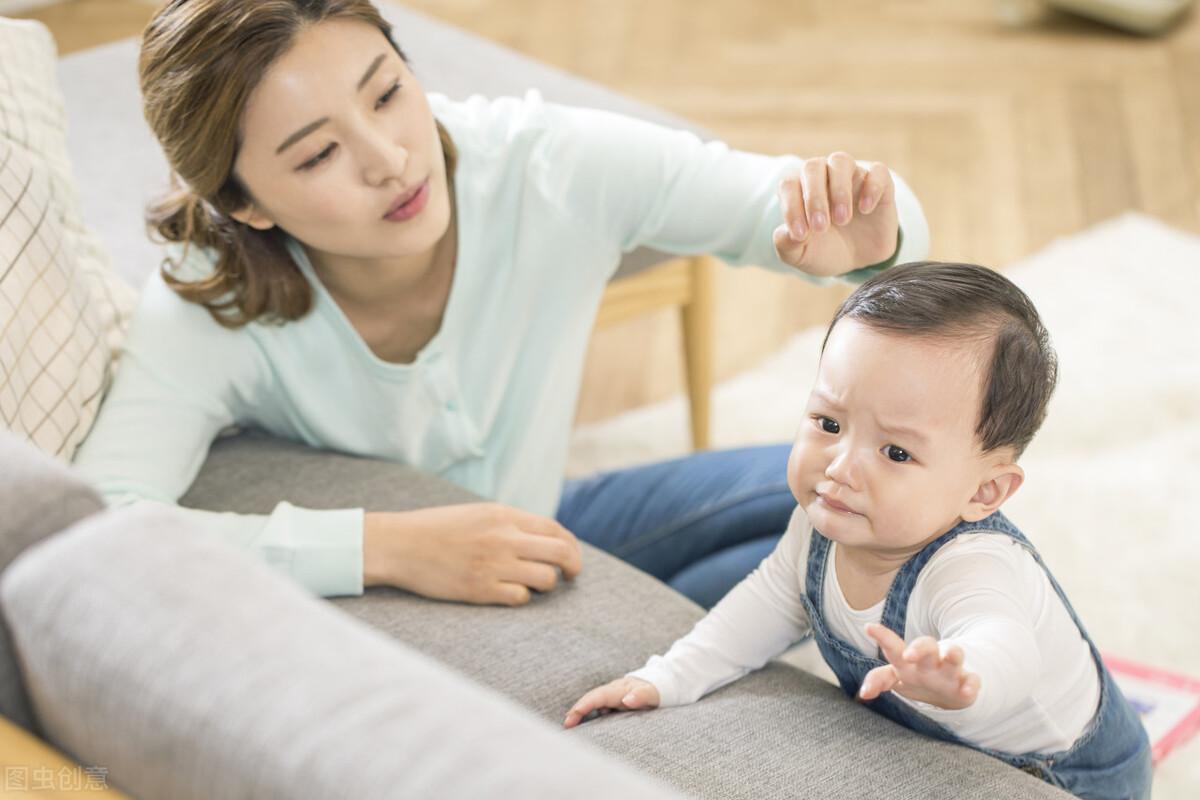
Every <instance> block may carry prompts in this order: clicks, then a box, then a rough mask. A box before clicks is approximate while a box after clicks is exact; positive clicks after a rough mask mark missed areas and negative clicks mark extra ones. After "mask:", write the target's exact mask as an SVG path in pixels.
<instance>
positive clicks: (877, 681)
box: [858, 664, 900, 700]
mask: <svg viewBox="0 0 1200 800" xmlns="http://www.w3.org/2000/svg"><path fill="white" fill-rule="evenodd" d="M898 683H900V676H899V674H897V672H896V668H895V667H893V666H892V665H891V664H885V665H883V666H882V667H876V668H875V669H873V670H871V671H870V672H868V673H867V675H866V677H865V678H863V682H862V686H860V687H859V688H858V698H859V699H860V700H874V699H875V698H876V697H879V695H881V694H883V693H884V692H890V691H891V690H892V688H893V687H894V686H895V685H896V684H898Z"/></svg>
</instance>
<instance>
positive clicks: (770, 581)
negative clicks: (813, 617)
mask: <svg viewBox="0 0 1200 800" xmlns="http://www.w3.org/2000/svg"><path fill="white" fill-rule="evenodd" d="M804 522H805V517H804V515H803V513H802V512H800V511H799V509H797V512H796V513H795V514H794V515H793V517H792V523H791V525H790V526H789V527H788V530H787V532H786V533H785V534H784V535H783V537H782V538H781V539H780V540H779V544H778V545H777V546H776V548H775V550H774V551H773V552H772V553H771V555H769V556H767V558H766V559H764V560H763V562H762V564H760V565H759V567H758V568H757V569H756V570H754V572H752V573H750V575H749V576H747V577H746V578H745V579H744V580H743V581H742V582H741V583H739V584H738V585H737V586H735V587H734V588H733V589H732V590H730V592H729V594H727V595H725V597H724V598H722V599H721V601H720V602H719V603H717V605H716V606H714V607H713V609H712V611H710V612H708V615H707V616H705V617H704V618H703V619H701V620H700V621H699V622H697V623H696V626H695V627H694V628H692V630H691V632H690V633H688V634H687V635H686V636H684V637H683V638H682V639H680V640H679V641H677V642H675V644H673V645H672V646H671V649H670V650H668V651H667V654H666V655H665V656H651V658H650V660H649V661H648V662H647V663H646V666H644V667H643V668H641V669H640V670H637V671H635V672H631V673H630V675H631V676H632V677H635V678H641V679H642V680H645V681H649V682H650V683H652V684H654V687H655V688H656V689H658V693H659V705H660V706H663V707H666V706H675V705H683V704H686V703H693V702H695V701H696V700H698V699H700V698H701V697H703V696H704V695H706V694H708V693H709V692H712V691H715V690H716V689H719V688H721V687H722V686H725V685H726V684H729V683H732V682H733V681H735V680H737V679H738V678H740V677H742V676H743V675H746V674H747V673H749V672H751V671H753V670H756V669H759V668H760V667H762V666H763V665H764V664H766V663H767V661H769V660H770V659H772V658H774V657H775V656H777V655H779V654H780V653H782V652H783V651H784V650H786V649H787V648H788V647H789V646H791V645H792V644H794V643H795V642H797V641H799V640H800V639H803V638H804V637H805V636H807V635H808V633H809V631H810V625H809V620H808V613H807V612H806V611H805V609H804V605H803V603H801V601H800V595H801V594H802V593H803V591H804V585H803V582H802V575H801V572H800V570H801V565H802V563H803V551H804V539H805V537H807V536H808V532H807V531H808V528H807V524H801V523H804Z"/></svg>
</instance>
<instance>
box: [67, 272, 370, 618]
mask: <svg viewBox="0 0 1200 800" xmlns="http://www.w3.org/2000/svg"><path fill="white" fill-rule="evenodd" d="M261 359H262V357H261V354H260V353H259V351H258V350H257V348H256V346H255V345H254V343H253V341H252V340H251V339H250V337H249V336H248V335H247V333H246V331H245V330H240V331H232V330H227V329H225V328H223V327H221V326H219V325H217V324H215V323H214V322H213V320H212V319H211V317H210V316H209V315H208V312H207V311H205V310H204V309H203V308H201V307H200V306H198V305H195V304H192V303H188V302H185V301H184V300H183V299H182V298H180V297H178V296H177V295H175V294H174V292H172V291H171V290H170V289H169V288H168V287H167V286H166V285H165V284H164V283H163V282H162V280H161V279H160V278H159V277H158V276H154V277H152V278H151V279H150V280H149V281H148V282H147V285H146V288H145V290H144V292H143V296H142V300H141V303H140V305H139V308H138V311H137V313H136V314H135V316H134V320H133V323H132V325H131V327H130V331H129V335H128V337H127V339H126V342H125V345H124V348H123V353H122V357H121V362H120V368H119V370H118V372H117V376H116V380H115V381H114V383H113V386H112V388H111V390H110V391H109V393H108V395H107V397H106V398H105V401H104V403H103V404H102V406H101V409H100V413H99V415H98V416H97V419H96V422H95V424H94V426H93V428H92V430H91V431H90V432H89V434H88V437H87V439H86V440H85V441H84V442H83V444H82V446H81V447H80V449H79V451H78V452H77V454H76V457H75V466H76V468H77V469H78V470H79V471H80V473H81V474H82V475H83V476H84V477H85V478H86V479H88V480H89V481H91V482H92V483H93V485H95V486H96V488H97V490H98V491H99V492H100V493H101V495H102V496H103V497H104V499H105V501H106V502H107V503H108V504H109V505H110V506H126V505H132V504H158V505H167V506H172V507H173V508H174V510H175V512H176V513H178V514H180V515H181V516H183V517H186V518H187V519H189V521H191V522H193V523H194V524H196V525H197V526H198V527H199V528H200V529H201V530H203V531H205V532H206V533H208V534H210V535H211V536H213V537H215V538H217V539H221V540H224V541H226V542H228V543H230V544H233V545H234V546H236V547H239V548H242V549H244V550H248V551H250V552H252V553H254V554H256V555H257V556H259V557H260V558H262V559H263V560H264V561H266V562H267V563H269V564H271V565H272V566H274V567H276V568H278V569H280V570H281V571H282V572H284V573H285V574H287V575H290V576H291V577H292V578H294V579H295V580H296V581H298V582H299V583H300V584H301V585H303V586H305V587H306V588H308V589H310V590H311V591H313V592H315V593H317V594H319V595H326V596H328V595H343V594H361V593H362V569H363V567H362V526H363V512H362V509H342V510H330V511H316V510H308V509H303V508H298V507H296V506H293V505H291V504H289V503H279V504H278V505H277V506H276V507H275V508H274V509H273V510H272V512H271V513H270V514H267V515H261V514H234V513H217V512H210V511H200V510H195V509H185V508H180V507H178V506H177V505H176V503H177V501H178V499H179V498H180V497H181V496H182V495H183V494H184V493H185V492H186V491H187V489H188V487H189V486H191V484H192V481H193V480H194V479H195V477H196V475H197V474H198V473H199V471H200V468H201V466H202V465H203V463H204V460H205V458H206V457H207V454H208V449H209V446H210V445H211V443H212V441H213V440H214V439H215V438H216V437H217V435H218V434H219V433H220V432H221V431H222V430H223V429H225V428H227V427H230V426H232V425H235V424H237V423H239V422H242V421H245V420H244V417H245V410H246V409H248V408H252V407H253V405H254V403H255V398H256V396H257V395H258V393H259V392H260V391H261V387H262V385H263V382H264V381H265V380H266V377H265V376H266V375H268V374H269V372H268V370H267V369H266V368H265V364H263V363H262V360H261Z"/></svg>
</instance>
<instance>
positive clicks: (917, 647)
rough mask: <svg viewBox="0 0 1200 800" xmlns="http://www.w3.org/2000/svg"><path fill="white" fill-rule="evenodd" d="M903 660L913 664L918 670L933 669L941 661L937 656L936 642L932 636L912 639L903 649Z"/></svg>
mask: <svg viewBox="0 0 1200 800" xmlns="http://www.w3.org/2000/svg"><path fill="white" fill-rule="evenodd" d="M904 660H905V661H907V662H908V663H909V664H914V665H915V666H916V667H917V668H918V669H922V670H929V669H934V668H935V667H937V666H938V662H939V661H940V660H941V659H940V657H939V654H938V645H937V640H935V639H934V638H933V637H932V636H921V637H919V638H917V639H913V640H912V642H911V643H910V644H909V645H908V647H906V648H905V649H904Z"/></svg>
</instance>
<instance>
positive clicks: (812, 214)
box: [801, 158, 829, 233]
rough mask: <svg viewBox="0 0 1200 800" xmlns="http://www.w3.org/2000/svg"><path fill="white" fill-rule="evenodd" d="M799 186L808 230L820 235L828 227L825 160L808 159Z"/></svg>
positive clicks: (827, 191) (827, 189)
mask: <svg viewBox="0 0 1200 800" xmlns="http://www.w3.org/2000/svg"><path fill="white" fill-rule="evenodd" d="M801 184H802V186H803V188H804V207H805V208H806V209H807V210H808V227H809V230H811V231H813V232H814V233H822V232H824V231H825V229H826V228H828V227H829V186H828V171H827V169H826V165H825V159H823V158H810V159H808V160H807V161H805V162H804V171H803V173H801Z"/></svg>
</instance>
